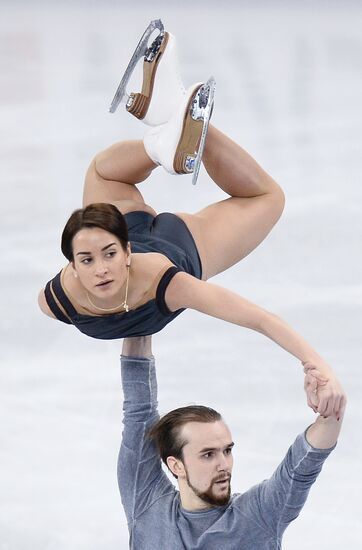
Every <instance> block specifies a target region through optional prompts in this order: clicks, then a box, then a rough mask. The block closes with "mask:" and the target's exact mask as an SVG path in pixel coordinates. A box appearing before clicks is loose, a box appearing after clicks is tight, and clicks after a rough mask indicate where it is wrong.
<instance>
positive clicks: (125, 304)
mask: <svg viewBox="0 0 362 550" xmlns="http://www.w3.org/2000/svg"><path fill="white" fill-rule="evenodd" d="M128 283H129V265H128V266H127V279H126V294H125V297H124V300H123V302H122V303H121V304H119V305H118V306H116V307H107V308H105V307H99V306H96V305H95V304H93V302H92V300H91V299H90V296H89V294H88V290H86V295H87V300H88V302H89V304H90V305H91V306H92V307H94V308H95V309H98V310H99V311H105V312H108V313H109V312H110V311H116V309H119V308H120V307H123V309H124V310H125V312H126V313H128V311H129V306H128V304H127V298H128Z"/></svg>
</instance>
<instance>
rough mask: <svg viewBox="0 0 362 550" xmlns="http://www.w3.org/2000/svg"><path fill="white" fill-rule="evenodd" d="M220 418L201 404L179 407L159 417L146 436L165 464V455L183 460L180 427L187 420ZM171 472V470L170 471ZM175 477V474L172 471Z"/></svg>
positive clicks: (214, 420) (182, 441) (182, 442)
mask: <svg viewBox="0 0 362 550" xmlns="http://www.w3.org/2000/svg"><path fill="white" fill-rule="evenodd" d="M217 420H221V414H220V413H218V412H217V411H215V410H214V409H211V408H210V407H204V406H203V405H189V406H188V407H180V408H179V409H175V410H173V411H171V412H169V413H167V414H165V416H163V417H162V418H160V420H159V421H158V422H156V424H155V425H154V426H153V427H152V428H151V429H150V430H149V432H148V437H149V438H150V439H151V440H152V441H153V442H154V444H155V445H156V447H157V449H158V452H159V453H160V456H161V458H162V461H163V462H164V464H166V466H167V457H168V456H174V457H175V458H178V459H179V460H183V448H184V446H185V445H186V443H187V441H186V439H184V438H182V437H181V429H182V427H183V426H184V425H185V424H187V423H188V422H205V423H208V422H216V421H217ZM171 473H172V472H171ZM172 475H173V476H174V477H176V478H177V476H176V475H175V474H173V473H172Z"/></svg>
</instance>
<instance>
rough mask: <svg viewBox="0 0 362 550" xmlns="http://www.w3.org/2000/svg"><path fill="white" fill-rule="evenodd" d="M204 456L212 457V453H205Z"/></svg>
mask: <svg viewBox="0 0 362 550" xmlns="http://www.w3.org/2000/svg"><path fill="white" fill-rule="evenodd" d="M203 457H204V458H211V457H212V453H205V454H204V455H203Z"/></svg>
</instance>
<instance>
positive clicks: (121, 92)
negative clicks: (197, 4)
mask: <svg viewBox="0 0 362 550" xmlns="http://www.w3.org/2000/svg"><path fill="white" fill-rule="evenodd" d="M157 29H158V30H159V34H158V36H157V38H158V37H160V36H161V35H163V33H164V26H163V23H162V21H161V19H154V20H153V21H151V23H150V24H149V25H148V27H147V29H146V30H145V32H144V33H143V35H142V37H141V40H140V41H139V43H138V45H137V47H136V49H135V51H134V53H133V55H132V57H131V60H130V62H129V63H128V66H127V69H126V71H125V73H124V75H123V77H122V80H121V82H120V83H119V86H118V88H117V90H116V93H115V95H114V98H113V99H112V103H111V106H110V108H109V112H110V113H114V112H115V111H116V109H117V108H118V106H119V104H120V103H121V102H122V101H124V102H125V103H126V104H129V103H130V102H132V99H133V98H132V96H131V95H130V94H128V93H127V91H126V86H127V84H128V82H129V80H130V78H131V76H132V73H133V71H134V69H135V67H136V65H137V63H138V61H139V60H140V59H141V58H142V57H144V58H145V60H146V61H152V59H153V55H154V54H155V53H156V52H153V51H152V49H151V48H150V47H149V44H148V42H149V39H150V37H151V35H152V34H153V33H154V32H155V31H156V30H157Z"/></svg>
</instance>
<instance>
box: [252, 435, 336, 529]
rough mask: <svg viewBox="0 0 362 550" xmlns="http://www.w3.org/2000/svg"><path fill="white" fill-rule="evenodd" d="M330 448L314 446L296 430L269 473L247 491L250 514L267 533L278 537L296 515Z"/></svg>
mask: <svg viewBox="0 0 362 550" xmlns="http://www.w3.org/2000/svg"><path fill="white" fill-rule="evenodd" d="M334 448H335V446H334V447H332V448H331V449H315V448H313V447H311V445H309V443H308V442H307V440H306V437H305V434H304V433H303V434H300V435H299V436H298V437H297V439H296V440H295V442H294V443H293V445H292V446H291V447H290V448H289V450H288V452H287V454H286V456H285V458H284V460H283V462H282V463H281V464H280V465H279V466H278V468H277V469H276V470H275V472H274V474H273V475H272V477H271V478H270V479H268V480H266V481H263V482H262V483H261V484H260V485H257V486H255V487H253V488H252V489H251V490H250V491H249V495H250V500H249V505H250V509H251V511H252V513H253V517H254V518H258V522H260V523H261V524H262V525H263V528H264V529H266V530H268V531H269V532H270V534H271V536H276V537H277V538H278V539H281V537H282V535H283V532H284V531H285V529H286V527H287V526H288V525H289V523H290V522H291V521H293V520H294V519H295V518H297V517H298V515H299V513H300V511H301V509H302V508H303V505H304V503H305V501H306V499H307V496H308V493H309V490H310V488H311V486H312V485H313V483H314V482H315V480H316V479H317V477H318V474H319V473H320V471H321V470H322V466H323V463H324V461H325V459H326V458H327V457H328V455H329V454H330V453H331V451H332V450H333V449H334Z"/></svg>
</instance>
